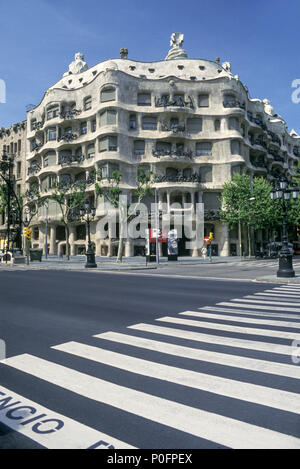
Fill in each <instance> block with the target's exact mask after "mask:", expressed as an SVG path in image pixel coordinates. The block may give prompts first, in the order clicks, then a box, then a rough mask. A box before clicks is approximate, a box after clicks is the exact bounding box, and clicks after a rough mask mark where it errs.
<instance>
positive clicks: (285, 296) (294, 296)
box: [245, 293, 300, 301]
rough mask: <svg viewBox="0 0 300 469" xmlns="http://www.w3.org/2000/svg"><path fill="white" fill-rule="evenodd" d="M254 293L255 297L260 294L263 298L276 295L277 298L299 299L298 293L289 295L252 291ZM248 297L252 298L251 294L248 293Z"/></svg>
mask: <svg viewBox="0 0 300 469" xmlns="http://www.w3.org/2000/svg"><path fill="white" fill-rule="evenodd" d="M254 295H255V296H256V297H257V296H262V297H264V298H266V297H268V298H270V299H271V298H272V297H276V298H278V299H280V298H289V299H291V300H292V299H293V300H295V301H299V299H300V295H294V294H292V295H290V294H288V293H254ZM249 297H250V298H252V296H250V295H249ZM245 298H248V296H246V297H245Z"/></svg>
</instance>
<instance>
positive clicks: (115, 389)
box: [6, 354, 300, 449]
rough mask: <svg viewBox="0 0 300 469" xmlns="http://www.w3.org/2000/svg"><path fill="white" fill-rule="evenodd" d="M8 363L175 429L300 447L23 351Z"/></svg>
mask: <svg viewBox="0 0 300 469" xmlns="http://www.w3.org/2000/svg"><path fill="white" fill-rule="evenodd" d="M6 365H8V366H11V367H13V368H15V369H18V370H20V371H22V372H25V373H28V374H30V375H32V376H36V377H37V378H39V379H42V380H45V381H47V382H50V383H52V384H54V385H56V386H60V387H62V388H63V389H67V390H69V391H71V392H73V393H76V394H78V395H80V396H83V397H86V398H88V399H92V400H94V401H97V402H101V403H104V404H107V405H109V406H112V407H115V408H117V409H121V410H123V411H125V412H129V413H132V414H133V415H137V416H139V417H142V418H145V419H148V420H151V421H153V422H156V423H159V424H162V425H166V426H168V427H171V428H175V429H176V430H179V431H182V432H185V433H188V434H191V435H194V436H197V437H200V438H205V439H206V440H209V441H214V442H216V443H218V444H221V445H224V446H227V447H231V448H236V449H248V448H249V449H252V448H258V449H259V448H268V449H272V448H274V449H275V448H276V449H281V448H282V449H295V448H300V439H298V438H295V437H293V436H290V435H287V434H283V433H279V432H276V431H274V430H269V429H267V428H263V427H261V426H257V425H253V424H249V423H246V422H243V421H240V420H235V419H233V418H230V417H224V416H222V415H219V414H215V413H213V412H207V411H204V410H201V409H197V408H194V407H190V406H187V405H183V404H180V403H177V402H173V401H170V400H167V399H163V398H160V397H157V396H153V395H150V394H146V393H144V392H141V391H136V390H134V389H130V388H127V387H125V386H120V385H117V384H114V383H110V382H108V381H104V380H102V379H99V378H95V377H94V376H89V375H87V374H84V373H81V372H79V371H76V370H73V369H70V368H67V367H64V366H62V365H58V364H56V363H53V362H50V361H47V360H44V359H41V358H38V357H35V356H32V355H28V354H24V355H19V356H16V357H12V358H8V359H7V360H6Z"/></svg>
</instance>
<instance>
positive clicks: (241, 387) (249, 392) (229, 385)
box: [52, 342, 300, 413]
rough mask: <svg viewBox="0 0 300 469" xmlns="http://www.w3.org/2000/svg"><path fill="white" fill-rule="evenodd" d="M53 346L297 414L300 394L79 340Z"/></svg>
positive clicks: (97, 360)
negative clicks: (197, 370) (107, 348)
mask: <svg viewBox="0 0 300 469" xmlns="http://www.w3.org/2000/svg"><path fill="white" fill-rule="evenodd" d="M52 348H53V349H55V350H59V351H62V352H66V353H69V354H72V355H76V356H77V357H80V358H85V359H88V360H92V361H95V362H97V363H103V364H105V365H109V366H112V367H115V368H118V369H121V370H125V371H129V372H130V373H136V374H139V375H142V376H147V377H150V378H155V379H160V380H163V381H168V382H170V383H175V384H179V385H182V386H187V387H190V388H193V389H200V390H201V391H207V392H211V393H214V394H218V395H222V396H226V397H230V398H233V399H240V400H243V401H246V402H252V403H254V404H260V405H264V406H268V407H273V408H274V409H280V410H284V411H287V412H294V413H300V396H299V395H298V394H295V393H292V392H287V391H282V390H279V389H272V388H268V387H265V386H260V385H256V384H251V383H244V382H242V381H235V380H233V379H228V378H222V377H219V376H211V375H209V374H205V373H200V372H196V371H191V370H186V369H182V368H177V367H174V366H170V365H164V364H161V363H157V362H151V361H148V360H144V359H141V358H136V357H131V356H130V355H124V354H121V353H117V352H112V351H110V350H105V349H102V348H99V347H94V346H91V345H86V344H81V343H78V342H67V343H64V344H61V345H56V346H54V347H52ZM299 378H300V375H299Z"/></svg>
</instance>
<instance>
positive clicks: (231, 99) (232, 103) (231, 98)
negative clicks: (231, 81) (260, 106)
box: [223, 94, 237, 108]
mask: <svg viewBox="0 0 300 469" xmlns="http://www.w3.org/2000/svg"><path fill="white" fill-rule="evenodd" d="M223 106H224V107H229V108H231V107H237V100H236V97H235V95H234V94H225V95H224V98H223Z"/></svg>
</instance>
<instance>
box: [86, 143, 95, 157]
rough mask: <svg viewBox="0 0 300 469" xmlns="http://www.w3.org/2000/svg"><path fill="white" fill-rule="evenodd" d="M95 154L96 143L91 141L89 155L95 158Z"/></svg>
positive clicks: (88, 149) (88, 148)
mask: <svg viewBox="0 0 300 469" xmlns="http://www.w3.org/2000/svg"><path fill="white" fill-rule="evenodd" d="M94 156H95V145H94V143H91V144H90V145H88V147H87V157H88V158H94Z"/></svg>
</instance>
